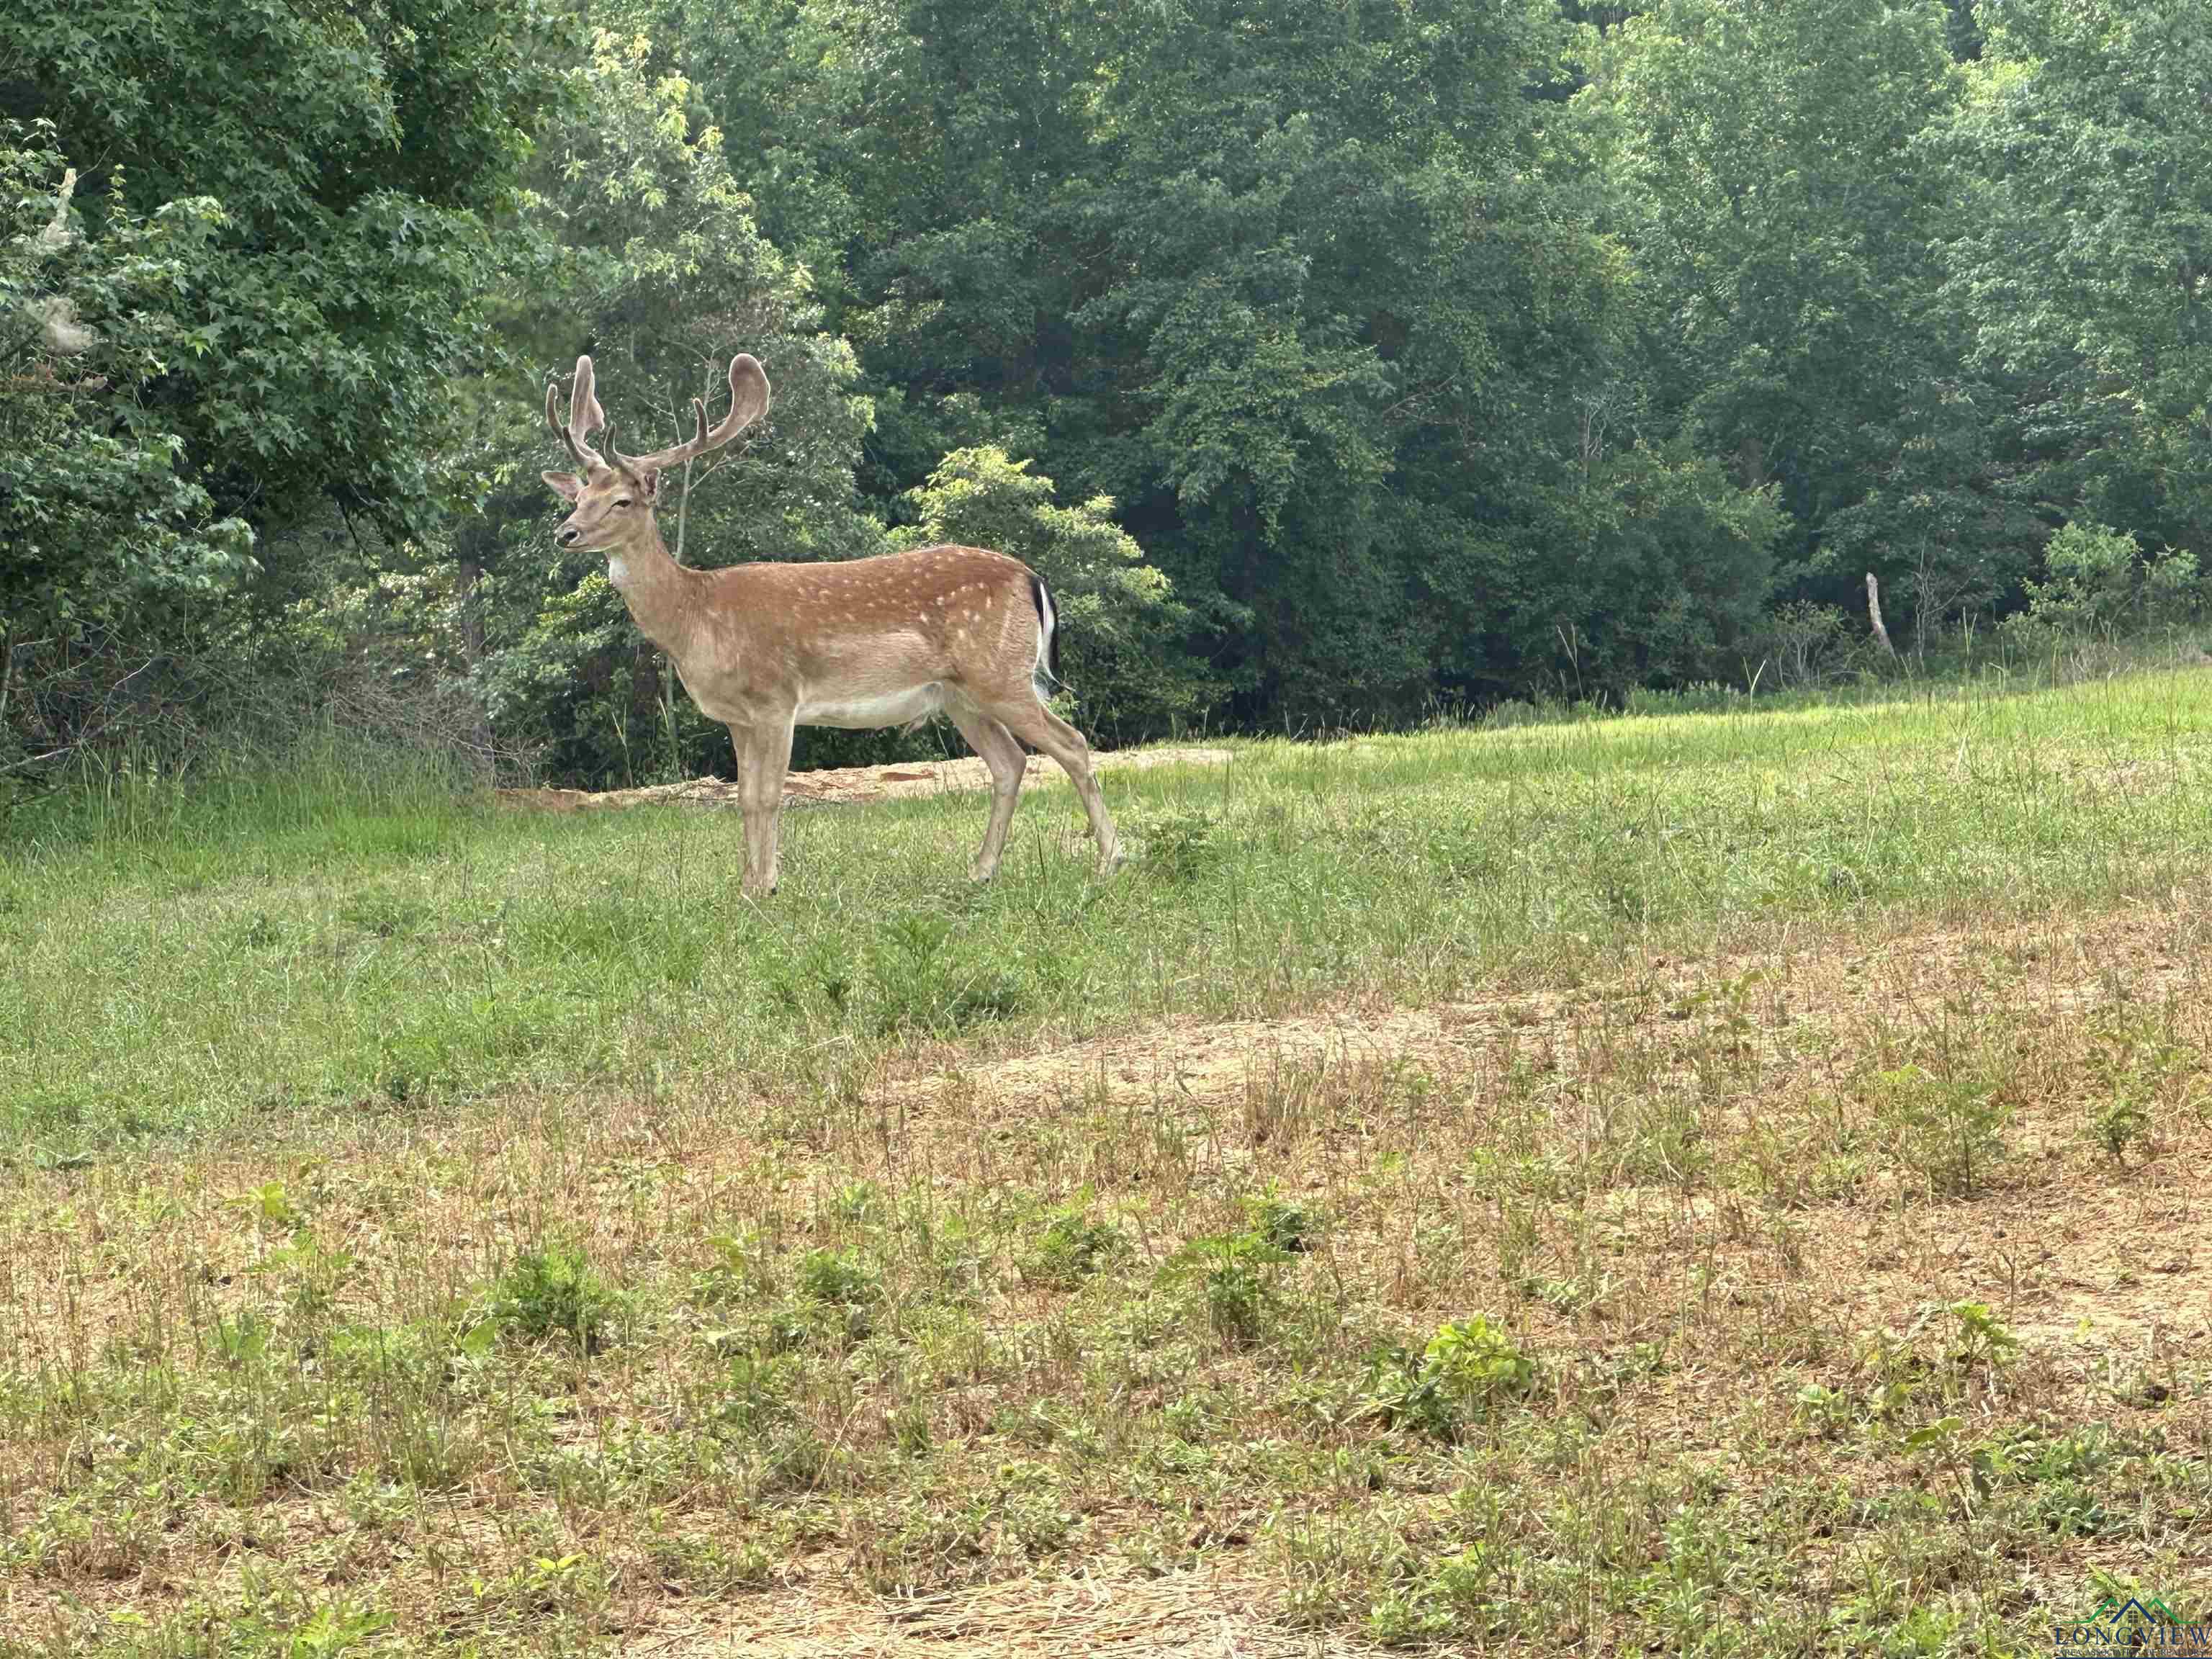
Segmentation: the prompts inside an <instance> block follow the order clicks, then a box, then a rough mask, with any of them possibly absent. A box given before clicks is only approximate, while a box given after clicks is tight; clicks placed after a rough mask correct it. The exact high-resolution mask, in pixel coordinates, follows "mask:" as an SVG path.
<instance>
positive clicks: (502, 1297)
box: [487, 1244, 622, 1353]
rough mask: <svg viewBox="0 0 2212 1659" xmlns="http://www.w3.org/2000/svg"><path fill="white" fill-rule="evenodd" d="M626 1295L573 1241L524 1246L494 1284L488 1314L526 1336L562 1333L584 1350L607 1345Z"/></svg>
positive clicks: (528, 1338)
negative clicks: (571, 1242) (531, 1248)
mask: <svg viewBox="0 0 2212 1659" xmlns="http://www.w3.org/2000/svg"><path fill="white" fill-rule="evenodd" d="M621 1307H622V1298H621V1297H620V1296H619V1295H617V1292H616V1291H614V1290H613V1289H612V1288H611V1287H610V1286H609V1285H607V1283H606V1281H605V1279H601V1278H600V1277H599V1273H598V1272H597V1271H596V1270H595V1269H594V1268H593V1267H592V1264H591V1262H590V1261H589V1259H588V1258H587V1257H586V1255H584V1253H583V1251H581V1250H580V1249H577V1248H576V1247H575V1246H574V1245H571V1244H550V1245H548V1246H546V1247H545V1248H544V1249H536V1250H525V1251H523V1252H521V1253H520V1255H517V1256H516V1257H515V1258H514V1259H513V1261H510V1262H509V1263H508V1264H507V1268H506V1270H505V1271H504V1272H502V1273H501V1274H500V1276H499V1279H498V1280H497V1282H496V1283H495V1284H494V1285H493V1286H492V1289H491V1294H490V1297H489V1305H488V1308H487V1317H488V1319H489V1322H490V1323H491V1324H492V1325H493V1326H494V1327H495V1328H499V1329H501V1330H506V1331H510V1332H512V1333H513V1334H515V1335H517V1336H520V1337H521V1338H523V1339H524V1340H526V1341H532V1342H542V1341H544V1340H547V1339H548V1338H550V1337H556V1336H557V1337H560V1338H561V1339H562V1340H564V1341H566V1342H568V1343H570V1344H573V1345H574V1346H575V1347H577V1348H578V1349H580V1351H582V1352H585V1353H596V1352H599V1349H600V1348H601V1347H602V1346H605V1342H606V1339H607V1337H608V1335H609V1334H611V1328H612V1326H613V1322H614V1320H615V1318H616V1316H617V1314H618V1313H619V1312H620V1310H621Z"/></svg>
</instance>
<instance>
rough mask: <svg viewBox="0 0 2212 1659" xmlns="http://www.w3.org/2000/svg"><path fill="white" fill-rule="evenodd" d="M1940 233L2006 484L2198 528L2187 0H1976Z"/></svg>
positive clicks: (2198, 373)
mask: <svg viewBox="0 0 2212 1659" xmlns="http://www.w3.org/2000/svg"><path fill="white" fill-rule="evenodd" d="M1984 22H1985V24H1986V25H1987V31H1986V37H1987V38H1986V42H1985V47H1984V57H1983V59H1982V61H1981V62H1980V63H1979V64H1976V65H1975V66H1974V69H1973V72H1972V79H1971V86H1972V97H1971V98H1970V99H1969V100H1968V101H1967V102H1966V104H1965V106H1963V107H1962V108H1960V111H1959V112H1958V113H1957V116H1956V118H1955V119H1954V121H1953V122H1952V124H1951V125H1950V128H1949V130H1948V134H1947V138H1948V154H1949V155H1950V156H1951V157H1952V159H1953V162H1954V167H1955V168H1956V170H1957V174H1958V177H1959V179H1960V210H1959V212H1958V214H1957V216H1956V221H1955V224H1954V228H1953V230H1952V233H1951V234H1949V235H1948V237H1947V239H1946V240H1945V242H1944V245H1943V253H1944V256H1945V258H1946V262H1947V264H1948V270H1949V273H1950V278H1951V280H1950V283H1949V286H1948V289H1947V294H1948V297H1949V298H1950V299H1951V300H1952V301H1954V303H1955V304H1957V305H1958V306H1959V307H1960V309H1961V310H1962V311H1963V312H1964V313H1965V314H1966V316H1967V317H1968V318H1969V319H1971V322H1972V330H1973V333H1972V350H1973V355H1974V359H1975V361H1976V362H1977V363H1978V364H1979V365H1980V366H1981V367H1982V368H1984V370H1985V371H1986V372H1988V373H1989V374H1991V375H1993V376H2002V377H2005V379H2006V380H2008V383H2009V384H2010V385H2012V386H2015V388H2016V391H2017V395H2018V397H2019V398H2020V402H2021V424H2022V426H2023V428H2025V430H2026V431H2027V434H2028V439H2029V448H2028V457H2027V458H2028V459H2029V461H2030V462H2031V463H2032V465H2030V466H2029V467H2028V468H2027V471H2026V473H2025V476H2024V477H2023V481H2022V482H2023V486H2024V488H2023V493H2024V495H2026V497H2027V500H2029V501H2032V502H2039V503H2048V504H2050V505H2051V507H2055V508H2057V509H2058V510H2060V511H2064V510H2066V509H2067V508H2068V507H2070V506H2072V505H2073V504H2076V503H2078V504H2079V505H2080V507H2081V508H2082V509H2084V510H2085V511H2086V512H2087V513H2089V514H2090V515H2091V516H2093V517H2098V518H2103V519H2106V520H2110V521H2112V522H2113V523H2116V524H2118V525H2120V526H2122V527H2123V528H2125V529H2130V530H2132V531H2135V532H2140V534H2141V535H2142V537H2143V538H2145V539H2147V540H2149V541H2151V542H2154V543H2155V542H2165V543H2166V544H2170V545H2173V546H2177V547H2183V548H2191V549H2200V550H2201V549H2203V548H2204V547H2206V546H2207V545H2208V544H2212V106H2208V105H2207V103H2206V100H2205V97H2204V88H2205V87H2206V85H2207V84H2212V27H2207V25H2206V21H2205V16H2204V12H2203V7H2202V6H2200V5H2197V4H2195V3H2191V0H2130V3H2128V4H2126V5H2118V4H2111V3H2089V0H2017V3H2008V4H2007V5H2005V6H2003V7H2002V8H1986V9H1984Z"/></svg>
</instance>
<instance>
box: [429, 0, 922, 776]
mask: <svg viewBox="0 0 2212 1659" xmlns="http://www.w3.org/2000/svg"><path fill="white" fill-rule="evenodd" d="M699 113H700V112H699V110H698V108H697V105H696V98H695V96H694V92H693V88H692V87H691V86H690V82H688V81H686V80H685V79H684V77H683V76H679V75H674V74H668V73H663V72H659V71H658V70H656V69H655V67H654V51H653V46H652V44H651V42H650V41H649V40H647V39H645V38H644V37H643V36H641V35H617V34H616V33H611V32H609V31H605V30H602V31H599V33H597V34H596V35H595V36H594V39H593V41H592V47H591V50H590V53H589V56H588V58H586V60H585V61H584V62H583V63H582V64H580V65H579V66H578V68H577V69H576V70H575V71H574V99H573V100H572V101H571V104H570V113H569V114H568V117H567V118H565V119H564V120H563V121H562V123H561V124H560V125H558V126H556V129H555V130H554V131H552V132H551V133H550V134H549V135H548V137H547V140H546V142H545V143H544V146H543V147H542V149H541V150H540V153H539V156H538V160H537V161H536V163H535V165H534V167H533V170H532V177H531V184H532V190H531V192H530V194H529V196H528V197H526V200H525V202H524V203H523V211H522V213H521V215H520V221H519V222H518V223H517V224H516V225H514V226H513V228H512V230H511V232H510V234H509V236H508V239H507V240H508V246H509V249H510V252H509V256H508V257H509V258H510V259H511V261H512V271H513V275H512V276H511V278H510V280H511V281H512V282H513V285H514V288H515V289H516V290H517V292H516V296H515V298H514V300H513V301H511V302H510V305H509V307H508V310H507V315H506V316H505V318H504V319H503V320H502V330H501V332H502V341H503V345H504V350H505V360H504V362H503V364H502V366H501V368H500V369H499V370H498V371H497V372H495V374H491V375H489V376H488V377H487V378H486V379H485V380H483V381H482V382H480V383H479V384H478V385H477V386H476V387H475V388H474V389H473V390H472V391H471V394H470V397H471V403H472V404H473V405H474V406H475V407H476V409H477V410H478V418H477V432H478V435H479V440H478V441H477V444H476V445H475V446H474V447H472V448H471V451H470V456H471V459H470V469H471V475H472V477H474V479H475V480H476V495H477V500H478V501H480V503H481V507H480V509H479V510H480V512H481V513H482V514H483V523H484V532H483V534H481V535H478V534H475V533H473V527H472V526H470V525H468V524H466V523H464V524H463V525H461V526H459V527H458V528H459V534H460V537H461V539H460V540H459V543H458V544H456V545H455V547H454V548H453V552H454V554H455V555H456V556H459V557H460V558H463V559H465V560H472V561H473V562H474V564H475V566H476V567H477V568H482V569H483V570H484V571H485V572H487V573H488V574H487V575H486V577H485V581H484V589H483V594H482V595H481V605H482V611H483V617H484V624H483V625H484V629H485V646H484V653H483V666H482V674H483V684H484V687H485V690H486V692H487V696H488V698H489V704H490V707H491V709H492V713H493V715H494V718H495V721H496V722H497V723H498V724H499V725H500V726H501V728H502V730H503V731H505V732H507V734H508V735H509V736H510V737H512V738H514V739H516V740H518V741H521V742H526V743H534V744H539V745H543V746H544V747H545V748H546V750H547V751H548V758H549V760H550V763H551V764H552V765H554V766H555V767H556V769H559V770H561V771H562V773H563V774H564V775H570V776H582V777H588V778H592V779H594V780H599V781H605V780H610V779H613V780H622V779H626V778H629V777H633V776H635V775H637V774H638V773H639V772H640V771H641V770H642V769H649V770H652V771H654V772H656V773H657V772H659V771H662V770H664V769H682V770H685V771H689V770H691V769H697V768H701V767H704V766H708V765H710V764H716V763H726V753H725V751H726V749H727V734H726V732H723V731H722V730H721V729H720V727H719V726H713V725H712V724H710V723H709V722H708V721H706V720H704V719H703V717H702V716H700V715H699V714H698V713H697V711H696V709H693V708H690V704H689V702H688V701H687V700H685V699H684V698H682V697H680V696H677V695H676V693H675V690H674V686H673V681H672V678H671V677H670V676H669V675H668V674H667V673H666V671H665V667H664V665H662V664H661V662H660V660H659V654H658V653H655V652H654V651H653V649H652V648H651V647H649V646H647V644H646V643H645V642H644V641H642V639H641V637H640V636H639V635H637V632H636V630H635V628H634V627H633V626H632V625H631V623H630V622H629V617H628V615H627V614H626V613H625V612H624V611H623V605H622V602H621V599H620V598H619V596H617V594H616V593H615V592H614V590H613V589H612V588H611V586H609V585H608V584H607V582H606V580H605V575H604V571H603V567H602V565H601V562H599V560H598V559H597V558H596V557H594V556H579V555H575V554H562V553H560V552H558V551H556V550H555V549H554V548H553V547H552V545H551V544H550V539H548V537H547V532H548V531H549V529H550V523H551V513H552V508H553V507H554V506H555V503H554V502H553V501H552V498H551V497H550V495H549V494H548V492H547V491H546V489H545V487H544V484H543V483H541V482H540V481H539V478H538V473H539V471H540V470H541V469H542V468H543V467H544V465H545V464H546V456H547V445H548V443H549V442H550V435H548V433H547V432H546V430H545V428H544V423H543V420H542V417H541V416H540V415H539V413H538V410H539V406H540V403H541V400H542V392H543V380H542V377H543V375H544V374H546V373H548V372H549V371H550V370H551V369H553V368H556V366H557V367H558V368H561V369H562V370H565V369H566V368H567V367H568V365H569V364H571V363H573V362H574V360H575V358H576V356H578V355H579V354H580V353H581V352H585V351H589V352H591V353H592V355H593V356H594V360H595V362H596V363H597V365H598V368H599V386H600V397H601V400H602V401H603V402H604V403H605V405H606V408H607V411H608V414H609V416H610V417H611V419H612V420H613V421H614V422H615V425H616V428H617V431H618V433H621V434H624V435H626V436H625V438H624V439H623V441H624V443H625V445H626V447H629V448H630V449H632V450H633V451H641V450H643V449H646V448H649V447H654V446H656V445H659V444H661V443H665V442H668V441H673V440H674V439H676V438H678V437H680V436H684V435H688V433H689V432H690V403H691V399H692V398H701V397H703V398H709V399H711V398H713V397H714V396H715V395H717V389H718V388H719V387H720V386H721V383H722V377H723V374H724V372H725V371H726V369H727V368H728V365H729V362H730V359H731V357H732V356H734V355H736V354H737V353H738V352H739V351H749V352H751V353H752V354H753V355H754V356H757V357H758V358H760V359H761V361H762V362H763V364H764V365H765V366H766V367H767V368H768V371H769V377H770V380H771V381H772V382H773V384H774V386H775V404H774V406H773V408H772V410H771V412H770V415H769V421H768V422H767V425H766V428H765V429H764V431H763V434H762V435H760V436H758V437H757V438H748V440H747V441H745V442H744V444H743V445H741V446H738V447H733V448H732V449H730V450H727V451H724V452H722V453H720V454H718V455H716V456H715V457H714V458H713V459H711V460H709V461H708V462H707V463H705V464H703V465H701V466H700V467H699V468H698V469H696V471H689V476H688V477H685V476H681V475H679V476H678V477H671V479H669V480H668V481H667V485H666V487H667V488H668V489H670V490H671V492H672V493H673V494H674V495H676V496H677V497H678V501H679V504H678V507H676V510H675V511H674V512H673V513H665V514H664V519H665V521H666V522H667V523H668V526H669V529H670V532H671V534H670V537H669V540H670V543H671V548H672V549H673V550H676V551H677V552H678V556H680V557H682V558H683V559H684V560H685V562H690V563H695V564H696V563H704V564H713V565H725V564H735V563H738V562H743V561H745V560H750V559H763V558H765V559H799V560H806V559H820V558H845V557H852V556H858V555H861V554H866V553H870V552H876V551H879V550H881V549H882V547H883V539H882V537H883V532H882V529H881V527H880V526H878V524H877V523H876V522H875V521H874V520H872V519H870V518H869V517H867V515H866V514H865V513H862V512H861V511H860V507H859V504H858V502H857V501H856V499H855V495H854V483H853V469H854V459H855V457H856V454H857V453H858V450H859V447H860V441H861V439H862V437H863V435H865V434H866V430H867V428H868V422H869V419H870V410H869V405H868V404H867V402H866V399H865V398H860V397H859V396H856V395H855V394H854V389H853V381H854V377H855V374H856V372H857V371H856V366H855V363H854V357H853V354H852V350H851V348H850V347H848V345H847V344H846V343H844V342H843V341H842V340H839V339H837V338H836V337H832V336H829V335H828V334H826V333H824V332H823V330H822V328H821V316H820V309H819V307H818V306H817V303H816V301H814V298H813V296H812V293H811V284H810V283H809V280H808V277H807V276H806V273H805V271H804V270H803V269H801V268H799V267H798V266H796V265H794V264H793V263H792V262H791V261H790V260H788V259H787V258H786V257H785V256H784V255H783V254H782V253H781V252H779V251H778V250H777V249H776V248H775V247H774V246H771V245H770V244H769V242H768V240H766V239H765V238H764V237H763V236H762V234H760V231H759V229H758V228H757V226H756V224H755V222H754V220H753V217H752V204H751V203H750V200H749V199H748V198H747V197H745V195H744V192H743V191H740V190H738V187H737V185H736V183H735V181H734V180H733V179H732V177H731V174H730V170H729V167H728V163H727V161H726V155H725V149H724V144H723V139H722V135H721V133H720V130H719V129H717V128H716V127H714V125H712V124H711V123H708V122H705V121H703V120H701V119H699V118H698V116H699ZM719 395H720V396H722V397H724V398H726V397H727V395H728V394H727V392H720V394H719Z"/></svg>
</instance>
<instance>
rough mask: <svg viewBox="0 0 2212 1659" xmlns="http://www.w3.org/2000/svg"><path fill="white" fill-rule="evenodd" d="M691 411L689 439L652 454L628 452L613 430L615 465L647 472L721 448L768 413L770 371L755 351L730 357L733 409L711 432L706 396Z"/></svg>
mask: <svg viewBox="0 0 2212 1659" xmlns="http://www.w3.org/2000/svg"><path fill="white" fill-rule="evenodd" d="M589 366H590V360H589V359H586V362H585V363H584V364H583V365H582V366H581V367H580V368H579V371H578V372H579V373H580V374H581V373H586V372H588V369H589ZM691 412H692V416H693V419H694V420H695V421H696V423H697V424H696V430H695V431H694V432H693V434H692V435H691V440H690V442H688V443H680V444H678V445H677V446H676V447H673V448H672V449H656V450H654V451H653V453H652V454H650V455H625V454H623V453H622V452H621V451H619V450H617V448H616V447H615V445H614V435H613V433H612V432H611V430H610V432H609V434H608V436H607V453H609V454H610V455H611V456H613V458H614V463H615V465H617V466H619V467H621V468H623V470H624V471H629V472H634V473H638V474H643V473H647V472H658V471H661V470H662V469H664V468H666V467H671V466H678V465H682V464H683V463H684V462H685V461H688V460H690V459H692V458H693V457H694V456H696V455H704V454H706V453H708V451H709V450H714V449H720V447H722V446H723V445H724V444H726V443H727V442H729V441H730V440H731V439H732V438H734V437H736V436H737V435H738V434H739V433H740V432H743V431H744V429H745V428H747V427H749V426H750V425H751V424H752V423H753V422H756V421H757V420H758V419H760V417H761V416H763V415H765V414H767V413H768V374H767V372H766V371H765V370H763V368H761V366H760V363H759V362H758V360H757V359H756V358H755V357H754V356H752V355H751V353H750V352H739V353H738V355H737V356H734V357H732V358H731V359H730V412H729V413H728V414H726V415H725V416H722V418H721V420H720V422H719V423H717V424H716V426H715V428H714V430H713V431H711V432H709V431H708V429H707V405H706V404H705V403H704V402H703V401H702V399H700V398H693V399H692V400H691Z"/></svg>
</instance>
